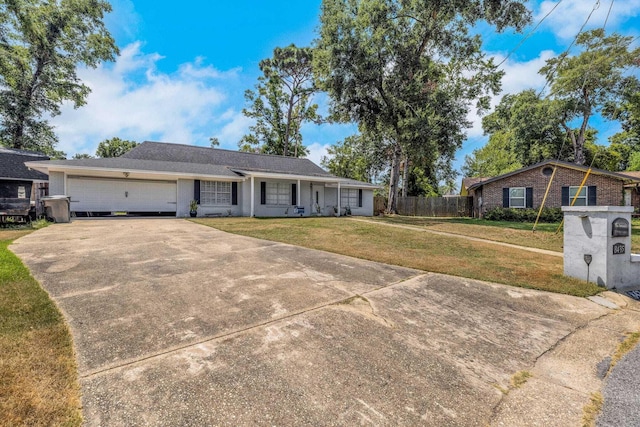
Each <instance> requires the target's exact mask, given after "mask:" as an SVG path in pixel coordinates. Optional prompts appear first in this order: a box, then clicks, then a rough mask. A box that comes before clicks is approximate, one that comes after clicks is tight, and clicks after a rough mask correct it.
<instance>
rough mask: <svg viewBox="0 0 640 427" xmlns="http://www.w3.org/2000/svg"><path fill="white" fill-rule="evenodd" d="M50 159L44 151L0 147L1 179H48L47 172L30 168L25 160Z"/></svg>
mask: <svg viewBox="0 0 640 427" xmlns="http://www.w3.org/2000/svg"><path fill="white" fill-rule="evenodd" d="M35 160H49V157H47V156H45V155H44V154H42V153H34V152H31V151H25V150H16V149H13V148H4V147H0V179H22V180H27V181H33V180H36V181H47V180H48V179H49V177H48V176H47V174H44V173H42V172H38V171H35V170H30V169H29V168H27V167H26V166H25V165H24V162H31V161H35Z"/></svg>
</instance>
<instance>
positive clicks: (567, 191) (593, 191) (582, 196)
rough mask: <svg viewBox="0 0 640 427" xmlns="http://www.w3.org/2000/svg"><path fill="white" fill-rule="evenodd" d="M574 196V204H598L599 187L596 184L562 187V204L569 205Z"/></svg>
mask: <svg viewBox="0 0 640 427" xmlns="http://www.w3.org/2000/svg"><path fill="white" fill-rule="evenodd" d="M578 190H579V191H578ZM574 198H575V199H576V201H575V203H574V204H573V205H574V206H596V205H597V188H596V186H595V185H593V186H592V185H590V186H584V187H582V188H580V187H579V186H577V185H576V186H573V185H572V186H569V187H562V206H569V205H570V204H571V202H572V201H573V199H574Z"/></svg>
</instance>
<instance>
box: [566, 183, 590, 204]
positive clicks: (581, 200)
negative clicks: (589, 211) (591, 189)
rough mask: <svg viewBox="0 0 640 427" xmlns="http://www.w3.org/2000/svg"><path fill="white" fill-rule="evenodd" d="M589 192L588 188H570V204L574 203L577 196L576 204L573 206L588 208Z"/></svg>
mask: <svg viewBox="0 0 640 427" xmlns="http://www.w3.org/2000/svg"><path fill="white" fill-rule="evenodd" d="M578 189H580V192H579V193H578ZM587 191H588V190H587V187H586V186H584V187H582V188H580V187H569V203H571V202H572V201H573V198H574V197H576V194H577V195H578V197H577V198H576V202H575V203H574V204H573V206H587Z"/></svg>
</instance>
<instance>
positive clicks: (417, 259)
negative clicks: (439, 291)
mask: <svg viewBox="0 0 640 427" xmlns="http://www.w3.org/2000/svg"><path fill="white" fill-rule="evenodd" d="M194 221H196V222H198V223H200V224H204V225H207V226H210V227H214V228H217V229H220V230H223V231H227V232H230V233H235V234H241V235H245V236H251V237H257V238H261V239H266V240H272V241H277V242H283V243H290V244H293V245H298V246H303V247H308V248H313V249H320V250H325V251H328V252H334V253H339V254H343V255H349V256H353V257H357V258H363V259H368V260H372V261H378V262H383V263H387V264H393V265H400V266H404V267H411V268H416V269H419V270H424V271H432V272H436V273H444V274H451V275H454V276H461V277H468V278H472V279H479V280H486V281H490V282H497V283H504V284H508V285H513V286H520V287H526V288H534V289H541V290H546V291H552V292H558V293H563V294H569V295H576V296H588V295H594V294H596V293H598V292H601V291H602V290H603V288H600V287H598V286H596V285H595V284H593V283H586V282H583V281H581V280H577V279H572V278H568V277H565V276H564V275H563V274H562V271H563V266H562V258H561V257H555V256H550V255H543V254H538V253H533V252H529V251H524V250H519V249H512V248H508V247H504V246H499V245H495V244H492V243H490V242H474V241H469V240H466V239H462V238H455V237H449V236H441V235H436V234H430V233H421V232H416V231H415V230H408V229H402V228H397V227H389V226H386V225H384V224H372V223H366V222H359V221H351V220H348V219H346V218H274V219H255V218H202V219H196V220H194ZM460 225H462V224H460ZM468 235H471V234H468Z"/></svg>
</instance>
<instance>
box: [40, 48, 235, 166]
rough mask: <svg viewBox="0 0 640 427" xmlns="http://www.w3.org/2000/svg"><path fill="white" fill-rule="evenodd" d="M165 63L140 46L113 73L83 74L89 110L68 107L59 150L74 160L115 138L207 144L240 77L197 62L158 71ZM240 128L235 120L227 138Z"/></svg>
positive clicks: (60, 122)
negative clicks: (230, 84) (229, 84)
mask: <svg viewBox="0 0 640 427" xmlns="http://www.w3.org/2000/svg"><path fill="white" fill-rule="evenodd" d="M161 58H162V56H161V55H159V54H157V53H152V54H145V53H143V52H142V51H141V44H140V43H139V42H136V43H132V44H130V45H128V46H126V47H125V48H124V49H122V52H121V55H120V57H118V59H117V61H116V63H115V64H114V65H113V66H111V67H105V66H100V67H98V68H96V69H81V70H79V72H78V74H79V77H80V79H81V80H82V81H83V82H84V83H85V84H87V85H88V86H89V87H90V88H91V90H92V92H91V94H90V95H89V96H88V98H87V104H86V105H85V106H83V107H81V108H79V109H77V110H76V109H73V108H72V106H71V105H70V104H65V105H64V106H63V108H62V114H61V115H60V116H58V117H55V118H54V119H53V120H52V123H53V124H54V125H55V127H56V133H57V134H58V137H59V140H60V143H59V146H58V148H59V149H61V150H63V151H65V152H67V154H68V155H72V154H74V153H76V152H86V153H93V152H95V148H96V146H97V144H98V143H99V142H100V141H102V140H104V139H106V138H110V137H114V136H118V137H121V138H127V139H133V140H136V141H142V140H145V139H156V140H162V141H170V142H176V143H187V144H190V143H194V142H197V141H199V140H203V139H204V140H205V141H207V140H208V137H209V136H212V135H211V134H212V133H213V132H212V130H211V127H212V126H213V125H212V122H213V120H214V117H215V114H216V111H217V110H219V109H221V108H225V109H227V108H228V106H227V107H224V106H223V103H224V102H227V100H226V89H225V79H229V78H233V77H235V74H236V72H235V71H234V70H232V71H230V72H220V71H218V70H216V69H215V68H213V67H211V66H204V65H203V64H202V60H201V59H196V61H195V62H193V63H189V64H183V65H182V66H180V67H179V69H178V71H177V72H175V73H174V74H166V73H161V72H158V71H157V69H156V63H157V62H158V61H159V60H160V59H161ZM237 122H238V118H237V117H231V123H229V124H228V125H227V126H225V128H227V130H223V134H225V132H226V134H230V135H232V134H234V129H236V128H238V127H239V125H238V124H237Z"/></svg>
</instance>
